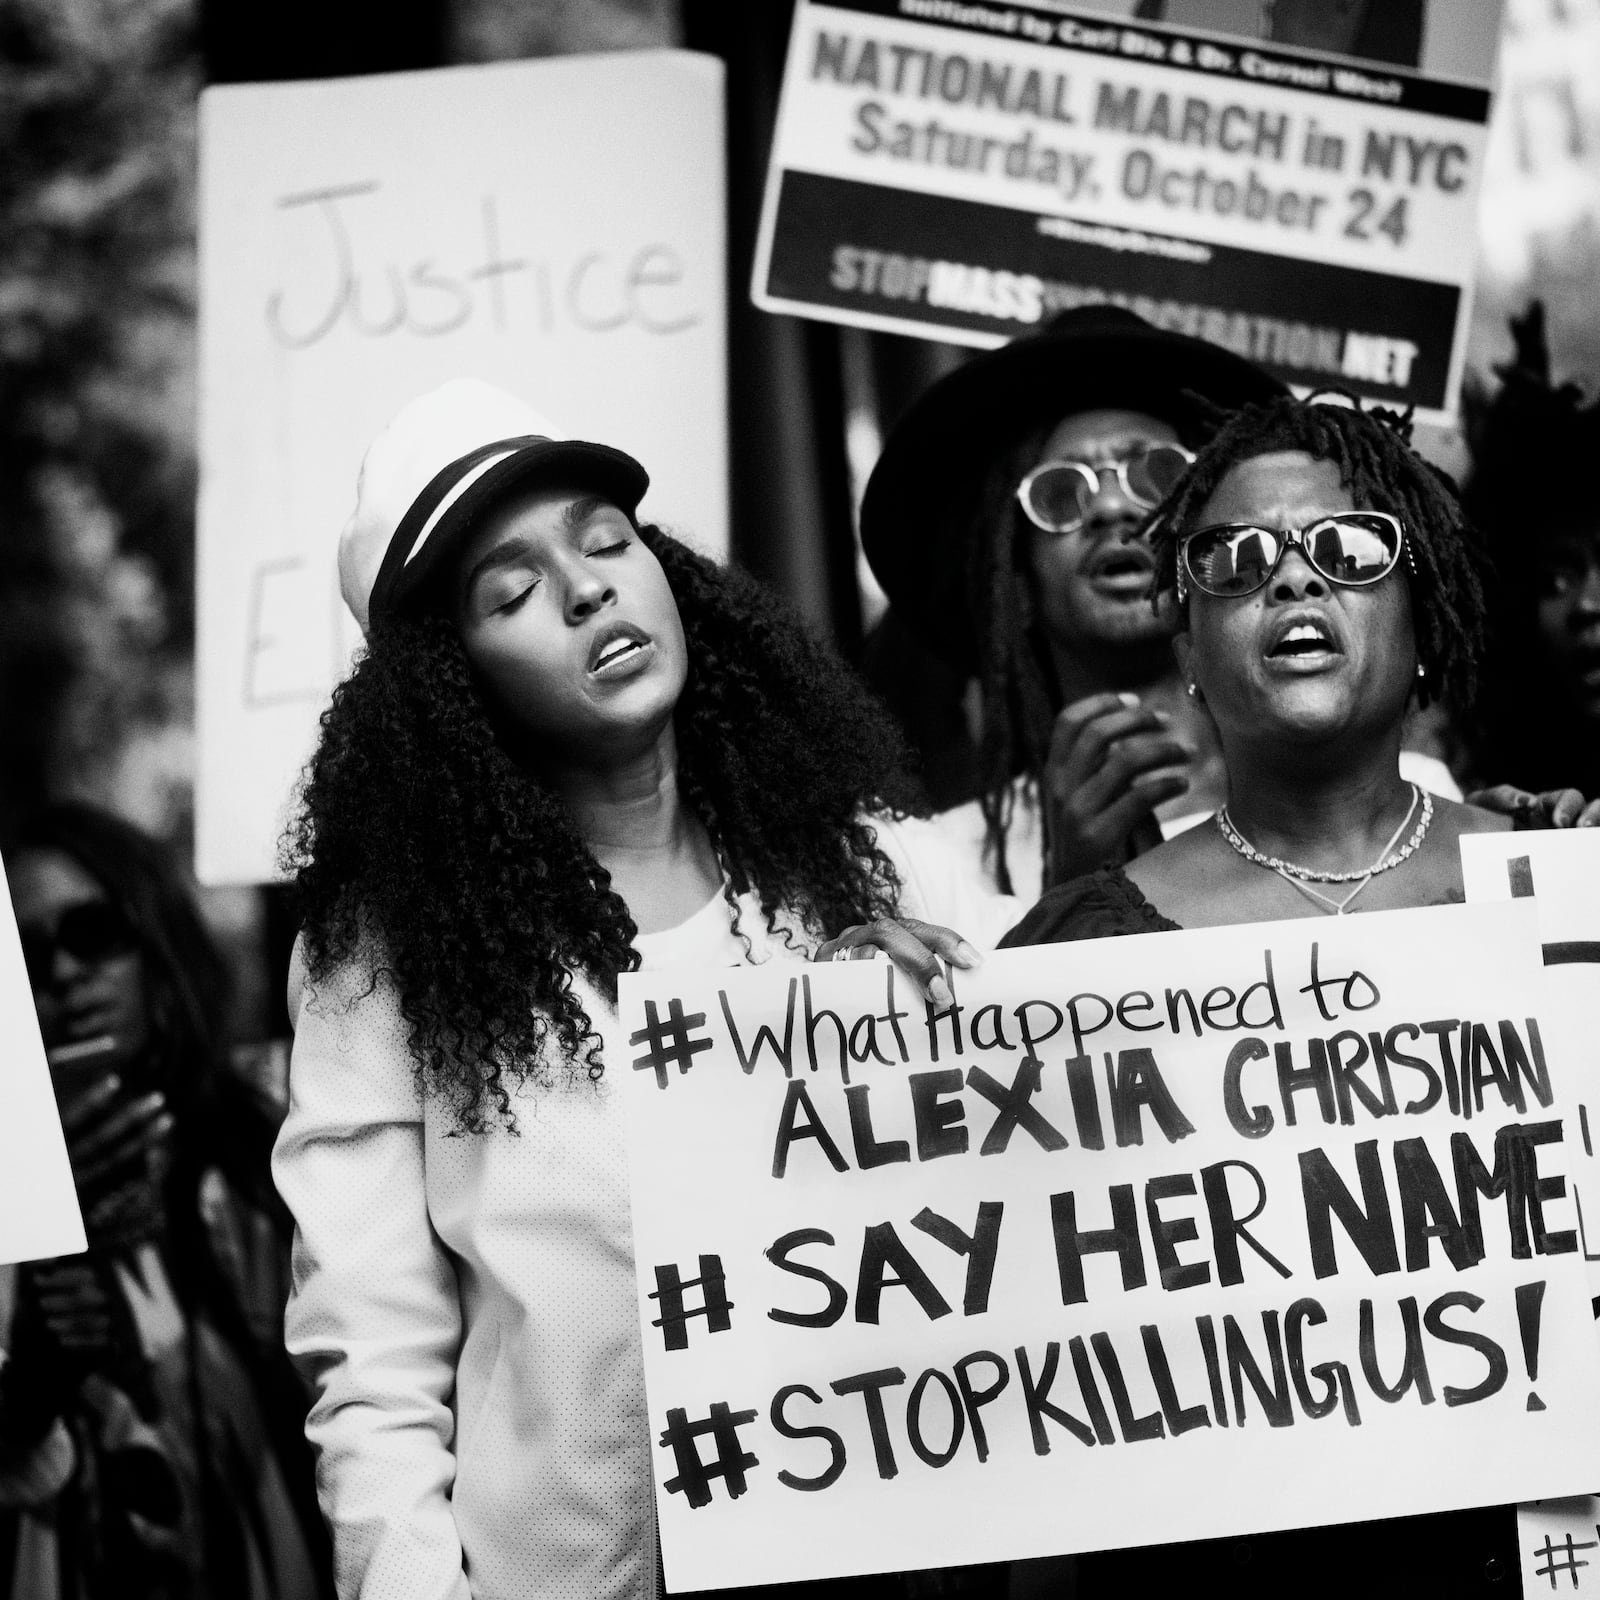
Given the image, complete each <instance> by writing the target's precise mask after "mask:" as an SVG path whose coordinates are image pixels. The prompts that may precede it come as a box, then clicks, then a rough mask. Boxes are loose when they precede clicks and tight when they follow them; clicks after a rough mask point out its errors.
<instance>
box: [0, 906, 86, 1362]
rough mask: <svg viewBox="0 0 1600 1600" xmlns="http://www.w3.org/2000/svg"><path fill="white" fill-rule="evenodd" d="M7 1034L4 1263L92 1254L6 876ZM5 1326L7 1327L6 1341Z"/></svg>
mask: <svg viewBox="0 0 1600 1600" xmlns="http://www.w3.org/2000/svg"><path fill="white" fill-rule="evenodd" d="M0 1037H3V1038H4V1039H5V1053H4V1066H3V1068H0V1070H3V1071H4V1074H5V1115H4V1116H0V1263H8V1262H14V1261H43V1260H46V1259H48V1258H49V1257H51V1256H70V1255H76V1254H77V1253H78V1252H79V1251H81V1250H83V1249H85V1248H86V1247H87V1246H86V1243H85V1240H84V1236H83V1218H82V1216H81V1215H80V1213H79V1210H78V1191H77V1189H76V1188H75V1187H74V1186H73V1182H72V1168H71V1167H70V1166H69V1165H68V1163H67V1146H66V1141H65V1140H64V1139H63V1138H62V1135H61V1118H60V1117H59V1116H58V1115H57V1113H56V1096H55V1090H54V1089H53V1088H52V1087H51V1085H50V1068H49V1067H48V1066H47V1065H46V1064H45V1057H44V1045H43V1044H42V1043H41V1041H40V1039H39V1019H38V1017H37V1015H36V1014H35V1012H34V1009H33V990H32V989H31V988H30V987H29V985H28V969H27V968H26V967H25V966H24V965H23V963H22V945H21V943H20V941H19V940H18V938H17V921H16V918H15V916H14V915H13V914H12V910H11V894H10V891H9V890H8V889H6V888H5V879H4V877H3V876H0ZM3 1336H4V1323H3V1322H0V1338H3Z"/></svg>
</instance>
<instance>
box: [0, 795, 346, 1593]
mask: <svg viewBox="0 0 1600 1600" xmlns="http://www.w3.org/2000/svg"><path fill="white" fill-rule="evenodd" d="M6 873H7V878H8V881H9V884H10V888H11V895H12V902H13V905H14V907H15V911H16V917H17V926H18V931H19V933H20V935H21V941H22V952H23V957H24V959H25V961H26V964H27V971H28V980H29V983H30V985H31V987H32V989H33V998H34V1004H35V1006H36V1008H37V1011H38V1017H39V1030H40V1034H41V1035H42V1037H43V1040H44V1045H45V1051H46V1057H47V1059H48V1061H49V1064H50V1073H51V1079H52V1083H53V1085H54V1088H55V1093H56V1100H57V1104H58V1106H59V1108H60V1113H61V1125H62V1130H63V1132H64V1133H65V1135H66V1142H67V1153H68V1156H69V1157H70V1159H71V1162H72V1171H73V1179H74V1182H75V1184H76V1187H77V1191H78V1200H79V1204H80V1206H81V1208H82V1211H83V1221H84V1230H85V1233H86V1235H87V1238H88V1246H89V1247H88V1250H87V1252H86V1253H85V1254H82V1255H78V1256H72V1257H67V1258H64V1259H62V1260H60V1261H47V1262H34V1263H30V1264H27V1265H25V1266H22V1267H20V1268H17V1269H14V1271H15V1277H14V1279H13V1282H12V1285H11V1292H10V1293H9V1294H8V1295H4V1296H0V1298H3V1299H5V1300H6V1302H7V1303H8V1304H9V1305H10V1307H11V1310H10V1316H9V1323H8V1325H6V1326H4V1327H0V1342H3V1344H4V1346H5V1350H6V1356H7V1360H6V1361H5V1363H4V1365H3V1367H0V1596H6V1597H14V1600H34V1597H36V1596H48V1595H61V1596H73V1597H76V1600H177V1597H183V1600H299V1597H300V1596H302V1595H303V1596H306V1597H307V1600H311V1597H314V1596H316V1595H318V1594H328V1593H331V1592H332V1584H331V1572H330V1571H329V1569H328V1565H327V1560H326V1539H325V1535H324V1533H323V1530H322V1527H321V1525H320V1521H319V1519H318V1515H317V1505H316V1496H315V1489H314V1486H313V1481H312V1467H311V1459H310V1452H309V1450H308V1449H307V1448H306V1446H305V1442H304V1440H303V1438H302V1437H301V1436H300V1429H299V1427H298V1417H297V1413H298V1412H300V1411H302V1410H303V1409H304V1404H305V1391H304V1390H303V1389H302V1388H301V1387H300V1384H299V1380H298V1379H297V1378H296V1376H295V1374H294V1372H293V1370H292V1369H291V1368H290V1366H289V1363H288V1360H287V1358H286V1357H285V1356H284V1354H283V1352H282V1349H281V1346H280V1343H279V1341H278V1338H277V1336H276V1328H275V1326H274V1324H275V1322H276V1320H277V1315H278V1306H279V1305H281V1285H282V1283H283V1280H284V1278H285V1276H286V1273H287V1243H288V1227H287V1218H286V1217H285V1216H284V1215H283V1212H282V1207H281V1206H280V1205H279V1203H278V1201H277V1197H276V1195H275V1194H274V1193H273V1192H272V1186H271V1180H270V1175H269V1170H268V1161H269V1156H270V1152H271V1147H272V1139H273V1136H274V1133H275V1132H276V1128H277V1121H278V1115H277V1112H276V1109H275V1108H274V1107H272V1106H271V1105H269V1104H268V1103H267V1102H266V1100H265V1098H264V1097H262V1096H260V1095H258V1094H257V1093H256V1092H255V1091H254V1089H253V1088H252V1087H251V1086H250V1085H249V1084H247V1083H246V1082H245V1081H244V1080H243V1079H242V1078H240V1077H238V1076H237V1075H235V1074H234V1073H233V1072H232V1071H231V1070H230V1068H229V1065H228V1063H227V1061H226V1059H225V1052H224V1048H223V1021H224V1016H225V1010H226V1005H227V998H228V989H229V985H228V981H227V979H228V973H227V967H226V964H225V962H224V960H223V957H222V954H221V952H220V951H219V949H218V948H217V945H216V943H215V941H214V940H213V939H212V937H211V935H210V933H209V931H208V930H207V928H206V926H205V924H204V922H203V921H202V920H201V916H200V912H199V909H198V907H197V906H196V904H195V902H194V899H193V897H192V895H191V893H190V891H189V888H188V886H187V883H186V881H185V879H184V877H183V876H182V874H181V873H180V871H179V869H178V868H177V866H176V864H175V863H174V862H173V861H172V859H171V858H170V857H169V856H168V854H167V852H166V851H165V850H164V849H163V848H162V847H161V846H160V845H159V844H158V843H157V842H156V841H155V840H153V839H151V838H150V837H148V836H147V835H145V834H143V833H141V832H140V831H139V830H138V829H137V828H134V827H132V826H130V825H129V824H128V823H126V822H124V821H122V820H121V819H120V818H117V817H114V816H111V815H109V814H108V813H105V812H102V811H99V810H96V809H94V808H91V807H88V806H83V805H57V806H52V807H49V808H47V809H45V810H43V811H41V812H39V813H36V814H35V815H34V816H32V817H31V818H28V819H27V820H25V821H24V822H23V823H22V825H21V826H20V827H19V828H18V830H17V831H16V833H15V834H14V835H13V837H12V838H11V839H10V841H9V842H8V845H7V849H6ZM262 1264H265V1265H266V1266H267V1267H268V1269H269V1270H268V1271H267V1272H266V1273H265V1274H263V1273H261V1272H260V1271H259V1268H260V1266H261V1265H262ZM252 1266H253V1267H254V1268H255V1269H256V1270H252ZM8 1270H9V1269H0V1273H6V1272H7V1271H8ZM263 1277H264V1278H266V1279H268V1280H270V1281H269V1282H263V1281H262V1279H263ZM275 1289H276V1290H277V1301H276V1304H275V1303H274V1290H275Z"/></svg>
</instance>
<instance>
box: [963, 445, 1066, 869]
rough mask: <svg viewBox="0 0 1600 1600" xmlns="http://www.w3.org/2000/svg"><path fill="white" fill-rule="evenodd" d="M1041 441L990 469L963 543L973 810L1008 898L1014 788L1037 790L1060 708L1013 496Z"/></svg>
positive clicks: (1008, 454) (1004, 457) (1010, 454)
mask: <svg viewBox="0 0 1600 1600" xmlns="http://www.w3.org/2000/svg"><path fill="white" fill-rule="evenodd" d="M1045 433H1046V428H1045V425H1044V424H1043V423H1040V424H1038V425H1037V426H1035V427H1034V428H1032V429H1030V430H1029V431H1028V432H1027V433H1026V434H1025V435H1024V436H1023V437H1022V438H1021V439H1020V440H1019V441H1018V442H1017V443H1016V444H1015V445H1014V446H1013V447H1012V448H1011V449H1010V450H1008V451H1005V452H1003V453H1002V454H1001V455H1000V456H999V457H997V458H996V460H995V461H994V462H993V463H992V464H991V466H990V467H989V470H988V471H987V473H986V474H985V475H984V480H983V487H982V491H981V497H980V500H979V503H978V507H977V510H976V512H975V513H974V517H973V522H974V525H975V526H976V527H977V528H979V529H980V530H982V536H981V537H979V538H976V539H969V540H967V595H968V605H969V606H970V608H971V613H972V625H973V637H974V643H975V647H976V654H977V661H978V672H977V679H978V693H979V698H980V704H981V706H982V713H983V715H982V724H983V728H982V736H981V739H980V741H979V747H978V763H979V772H980V774H981V781H982V784H983V787H982V789H981V790H980V792H979V796H978V805H979V808H980V809H981V811H982V812H983V822H984V850H985V852H986V853H987V854H988V856H989V857H990V859H991V862H992V864H993V868H994V875H995V882H996V883H997V884H998V885H999V887H1000V889H1001V891H1002V892H1003V893H1005V894H1012V893H1014V892H1015V891H1014V889H1013V887H1012V883H1011V868H1010V864H1009V863H1008V861H1007V860H1006V836H1007V834H1008V833H1009V832H1010V828H1011V817H1012V812H1013V810H1014V808H1015V804H1016V790H1015V788H1014V787H1013V785H1012V779H1013V778H1014V777H1015V776H1016V774H1017V773H1018V772H1022V773H1024V774H1026V775H1027V777H1028V778H1029V779H1030V780H1031V781H1032V782H1034V783H1038V782H1040V781H1041V778H1042V775H1043V773H1044V765H1045V758H1046V756H1047V755H1048V754H1049V750H1050V730H1051V727H1052V725H1053V724H1054V721H1055V713H1056V702H1057V700H1058V699H1059V695H1058V694H1057V692H1056V686H1055V675H1054V672H1053V671H1052V669H1051V666H1050V659H1049V654H1048V652H1047V651H1046V650H1045V648H1044V645H1043V642H1042V640H1041V639H1040V638H1039V636H1038V630H1037V629H1036V628H1035V627H1034V621H1035V617H1036V615H1037V612H1038V604H1037V597H1036V595H1035V593H1034V585H1033V581H1032V578H1031V574H1030V573H1029V571H1028V569H1027V563H1026V559H1025V551H1026V546H1025V545H1024V544H1023V543H1022V541H1021V540H1019V539H1018V537H1017V532H1018V527H1017V519H1018V515H1019V513H1018V510H1017V503H1016V488H1017V485H1018V484H1019V483H1020V482H1021V481H1022V479H1023V476H1024V475H1025V474H1026V473H1027V471H1028V470H1029V468H1031V467H1032V466H1033V465H1034V464H1035V463H1036V462H1037V461H1038V459H1039V452H1040V450H1041V449H1042V448H1043V446H1044V439H1045ZM1031 892H1032V886H1031V885H1030V893H1031Z"/></svg>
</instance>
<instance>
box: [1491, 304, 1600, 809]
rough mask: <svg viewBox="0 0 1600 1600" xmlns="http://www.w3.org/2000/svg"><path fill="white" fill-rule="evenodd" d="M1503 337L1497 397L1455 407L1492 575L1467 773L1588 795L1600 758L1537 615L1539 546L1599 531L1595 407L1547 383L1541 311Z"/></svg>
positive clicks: (1598, 416) (1598, 415)
mask: <svg viewBox="0 0 1600 1600" xmlns="http://www.w3.org/2000/svg"><path fill="white" fill-rule="evenodd" d="M1511 334H1512V339H1513V341H1514V348H1515V355H1514V357H1513V359H1512V361H1511V362H1510V363H1508V364H1507V365H1505V366H1502V367H1499V368H1497V369H1496V372H1497V375H1498V377H1499V378H1500V386H1499V388H1498V390H1497V391H1496V392H1495V393H1494V395H1493V397H1492V398H1490V396H1489V395H1488V394H1487V393H1486V392H1485V389H1484V387H1483V386H1481V385H1476V384H1475V385H1472V386H1469V388H1468V390H1467V393H1466V396H1465V403H1464V407H1463V409H1464V412H1465V418H1466V433H1467V443H1468V445H1469V447H1470V448H1471V452H1472V469H1471V471H1470V473H1469V474H1468V476H1467V480H1466V483H1465V486H1464V487H1463V489H1462V502H1463V504H1464V505H1465V506H1466V508H1467V511H1468V514H1469V515H1470V516H1471V517H1472V519H1473V521H1474V522H1475V523H1476V524H1477V525H1478V526H1479V527H1480V528H1482V530H1483V533H1484V537H1485V539H1486V540H1487V542H1488V547H1489V555H1490V558H1491V560H1492V561H1493V563H1494V566H1495V582H1494V584H1493V586H1492V588H1491V591H1490V619H1489V620H1490V633H1489V638H1490V649H1489V666H1488V671H1487V672H1486V673H1485V675H1484V680H1485V681H1484V687H1485V694H1484V699H1485V702H1486V704H1485V706H1484V716H1483V718H1482V721H1481V724H1480V726H1479V727H1478V729H1477V730H1476V732H1477V741H1476V742H1477V748H1476V751H1475V764H1476V765H1477V767H1478V769H1479V773H1480V775H1481V776H1482V777H1483V778H1485V779H1487V780H1491V781H1493V780H1497V779H1501V778H1506V779H1510V780H1512V781H1514V782H1516V783H1518V784H1520V785H1521V786H1522V787H1524V788H1529V789H1552V788H1556V787H1558V786H1559V785H1561V784H1563V783H1572V782H1577V783H1579V784H1580V785H1584V784H1592V783H1593V782H1594V781H1595V780H1596V778H1597V777H1600V753H1597V752H1596V751H1595V750H1594V749H1593V744H1594V741H1593V739H1592V738H1588V737H1586V736H1585V735H1584V734H1583V733H1582V731H1581V727H1575V726H1574V723H1573V720H1572V712H1571V708H1570V706H1569V704H1568V703H1567V701H1566V699H1565V698H1564V697H1563V696H1562V695H1561V693H1560V692H1559V689H1560V686H1559V684H1556V683H1553V682H1552V679H1551V675H1550V663H1549V661H1548V659H1547V655H1546V650H1545V647H1544V642H1543V639H1542V636H1541V634H1540V631H1539V623H1538V610H1539V601H1540V598H1541V594H1540V583H1541V577H1542V574H1541V570H1540V569H1541V560H1540V557H1541V554H1542V547H1543V546H1544V544H1545V542H1546V541H1547V540H1548V539H1549V538H1550V537H1551V536H1552V535H1555V536H1558V537H1560V536H1570V535H1571V534H1573V533H1583V534H1588V533H1591V532H1592V531H1593V530H1594V529H1595V527H1596V526H1597V525H1600V501H1597V499H1596V496H1595V493H1594V487H1593V484H1592V483H1591V482H1590V479H1589V472H1588V469H1589V466H1590V464H1591V463H1592V462H1593V461H1594V460H1595V457H1596V452H1600V399H1594V398H1589V397H1586V396H1585V395H1584V392H1583V391H1582V390H1581V389H1580V388H1579V387H1578V386H1577V385H1576V384H1573V383H1561V384H1558V383H1556V382H1555V381H1554V379H1553V377H1552V374H1551V370H1550V349H1549V345H1548V342H1547V340H1546V336H1545V317H1544V307H1543V305H1542V304H1540V302H1538V301H1534V302H1533V303H1532V304H1530V305H1529V307H1528V309H1527V310H1526V311H1525V312H1524V313H1523V315H1522V316H1520V317H1514V318H1513V319H1512V321H1511ZM1586 792H1592V791H1586Z"/></svg>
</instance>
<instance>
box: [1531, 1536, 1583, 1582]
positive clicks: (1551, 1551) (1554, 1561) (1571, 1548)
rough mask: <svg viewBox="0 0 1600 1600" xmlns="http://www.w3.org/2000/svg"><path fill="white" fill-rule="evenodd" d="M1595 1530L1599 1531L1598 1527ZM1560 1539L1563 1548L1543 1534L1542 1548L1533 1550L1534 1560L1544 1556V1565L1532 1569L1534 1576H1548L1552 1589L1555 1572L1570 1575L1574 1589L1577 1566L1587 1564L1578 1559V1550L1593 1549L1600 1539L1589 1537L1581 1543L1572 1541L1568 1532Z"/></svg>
mask: <svg viewBox="0 0 1600 1600" xmlns="http://www.w3.org/2000/svg"><path fill="white" fill-rule="evenodd" d="M1595 1531H1596V1532H1597V1533H1600V1529H1596V1530H1595ZM1561 1540H1562V1546H1564V1548H1560V1547H1557V1546H1556V1545H1554V1544H1552V1543H1551V1541H1550V1535H1549V1534H1546V1535H1545V1536H1544V1548H1543V1549H1542V1550H1535V1551H1534V1552H1533V1556H1534V1560H1536V1561H1537V1560H1538V1559H1539V1558H1540V1557H1541V1556H1542V1557H1543V1558H1544V1565H1543V1566H1542V1567H1535V1568H1534V1569H1533V1571H1534V1576H1535V1577H1539V1578H1548V1579H1549V1580H1550V1587H1551V1588H1552V1589H1554V1588H1555V1587H1556V1586H1557V1585H1556V1574H1557V1573H1558V1572H1565V1573H1567V1574H1568V1575H1569V1576H1570V1577H1571V1579H1572V1587H1573V1588H1574V1589H1576V1588H1577V1587H1578V1568H1579V1567H1586V1566H1588V1565H1589V1563H1588V1562H1587V1561H1580V1560H1579V1559H1578V1552H1579V1551H1580V1550H1593V1549H1594V1548H1595V1547H1596V1545H1600V1539H1589V1540H1586V1541H1585V1542H1584V1543H1582V1544H1577V1543H1575V1542H1574V1541H1573V1537H1572V1535H1571V1534H1570V1533H1564V1534H1562V1536H1561Z"/></svg>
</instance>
